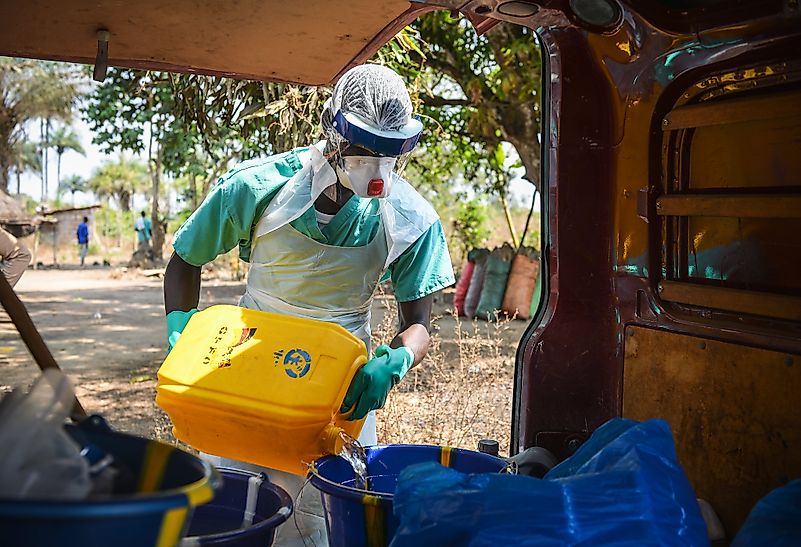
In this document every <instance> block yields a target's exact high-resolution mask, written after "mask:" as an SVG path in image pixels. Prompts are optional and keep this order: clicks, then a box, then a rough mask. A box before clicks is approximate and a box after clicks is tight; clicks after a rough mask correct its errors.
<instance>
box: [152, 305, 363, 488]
mask: <svg viewBox="0 0 801 547" xmlns="http://www.w3.org/2000/svg"><path fill="white" fill-rule="evenodd" d="M366 362H367V350H366V348H365V347H364V343H363V342H362V341H361V340H359V339H358V338H356V337H355V336H353V335H352V334H350V333H349V332H348V331H346V330H345V329H344V328H342V327H341V326H339V325H336V324H332V323H325V322H322V321H313V320H310V319H299V318H296V317H289V316H285V315H279V314H275V313H267V312H261V311H254V310H249V309H246V308H240V307H238V306H212V307H210V308H207V309H205V310H203V311H201V312H198V313H196V314H195V315H193V316H192V318H191V320H190V321H189V324H188V325H187V326H186V329H185V330H184V332H183V334H182V335H181V338H180V339H179V340H178V343H177V344H176V345H175V347H174V348H173V349H172V351H171V352H170V354H169V356H168V357H167V359H166V360H165V361H164V363H163V364H162V365H161V368H160V369H159V380H158V391H157V395H156V403H157V404H158V405H159V406H160V407H161V408H163V409H164V410H165V412H167V414H169V416H170V418H171V419H172V423H173V432H174V434H175V436H176V438H178V439H181V440H182V441H184V442H185V443H187V444H189V445H190V446H192V447H194V448H197V449H198V450H201V451H203V452H207V453H210V454H215V455H217V456H222V457H226V458H233V459H236V460H240V461H245V462H249V463H254V464H257V465H262V466H265V467H270V468H273V469H280V470H282V471H287V472H290V473H295V474H298V475H305V474H306V471H307V464H309V463H311V462H313V461H314V460H315V459H317V458H319V457H320V456H322V455H325V454H336V453H339V451H340V450H341V449H342V439H341V437H340V432H342V431H344V432H345V433H347V434H348V435H350V436H351V437H354V438H356V437H357V436H358V435H359V432H360V431H361V428H362V425H363V423H364V420H360V421H355V422H348V421H346V419H345V418H346V417H345V416H344V415H342V414H340V413H339V409H340V407H341V405H342V401H343V400H344V398H345V393H346V392H347V389H348V386H350V382H351V380H352V379H353V376H354V375H355V374H356V371H357V370H358V369H359V368H360V367H361V366H362V365H363V364H364V363H366Z"/></svg>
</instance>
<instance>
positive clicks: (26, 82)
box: [0, 58, 82, 193]
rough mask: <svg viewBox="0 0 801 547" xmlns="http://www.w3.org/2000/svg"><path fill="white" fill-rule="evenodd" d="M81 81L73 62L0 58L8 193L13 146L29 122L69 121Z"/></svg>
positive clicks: (0, 154)
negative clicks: (48, 119) (61, 62)
mask: <svg viewBox="0 0 801 547" xmlns="http://www.w3.org/2000/svg"><path fill="white" fill-rule="evenodd" d="M81 81H82V77H81V76H80V73H79V69H77V68H76V67H73V66H70V65H64V64H60V63H52V62H42V61H32V60H28V59H9V58H0V190H3V191H5V192H6V193H7V192H8V183H9V173H10V171H11V168H12V167H13V166H14V157H15V152H14V147H15V145H16V143H17V142H18V141H20V140H22V138H23V132H24V130H25V127H26V125H27V124H28V123H29V122H31V121H33V120H37V119H41V118H50V119H59V120H64V121H68V120H69V119H70V118H71V116H72V111H73V106H74V104H75V101H76V99H77V97H78V95H79V93H80V85H81V84H80V82H81Z"/></svg>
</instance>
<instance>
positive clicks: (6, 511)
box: [0, 448, 222, 517]
mask: <svg viewBox="0 0 801 547" xmlns="http://www.w3.org/2000/svg"><path fill="white" fill-rule="evenodd" d="M178 450H180V448H178ZM183 452H185V453H186V454H187V455H189V456H191V457H193V458H196V459H197V461H198V462H199V463H200V464H201V466H202V467H203V476H202V477H200V478H199V479H197V480H196V481H193V482H190V483H188V484H185V485H183V486H178V487H176V488H170V489H167V490H159V491H156V492H134V493H130V494H122V495H115V496H108V497H102V498H96V499H82V500H58V499H47V498H24V499H19V498H0V515H9V516H11V515H14V516H20V517H22V516H23V515H21V514H20V513H21V512H22V510H27V511H30V510H31V509H32V508H35V509H36V510H35V511H34V512H35V513H36V516H52V515H71V514H72V513H73V512H85V511H90V512H92V513H94V514H96V515H100V514H113V513H117V512H119V510H120V509H121V508H122V507H129V508H137V509H139V510H138V511H137V512H139V513H150V512H152V511H154V510H156V509H158V510H168V509H173V508H175V507H197V506H198V505H202V504H204V503H206V502H208V501H210V500H211V499H212V497H213V496H214V492H215V491H216V490H217V489H218V488H219V487H220V485H221V484H222V483H221V480H222V479H221V477H220V474H219V472H218V471H217V469H216V468H215V467H214V466H213V465H212V464H210V463H209V462H207V461H205V460H203V459H202V458H198V457H197V456H195V455H194V454H190V453H188V452H186V451H183ZM148 504H151V506H150V507H148V506H147V505H148ZM28 514H29V513H28Z"/></svg>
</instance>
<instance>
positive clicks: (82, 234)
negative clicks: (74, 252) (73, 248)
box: [76, 217, 89, 268]
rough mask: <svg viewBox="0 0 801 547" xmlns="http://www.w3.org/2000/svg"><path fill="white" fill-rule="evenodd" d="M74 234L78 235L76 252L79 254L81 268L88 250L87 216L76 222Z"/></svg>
mask: <svg viewBox="0 0 801 547" xmlns="http://www.w3.org/2000/svg"><path fill="white" fill-rule="evenodd" d="M76 235H77V236H78V254H79V255H80V256H81V268H83V264H84V262H85V261H86V254H87V253H88V252H89V217H83V222H81V223H80V224H78V230H77V232H76Z"/></svg>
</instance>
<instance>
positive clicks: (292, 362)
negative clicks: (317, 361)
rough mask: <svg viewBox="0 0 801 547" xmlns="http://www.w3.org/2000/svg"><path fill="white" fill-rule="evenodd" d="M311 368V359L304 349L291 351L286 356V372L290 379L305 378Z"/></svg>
mask: <svg viewBox="0 0 801 547" xmlns="http://www.w3.org/2000/svg"><path fill="white" fill-rule="evenodd" d="M310 368H311V357H310V356H309V354H308V353H307V352H305V351H303V350H302V349H291V350H289V351H288V352H287V354H286V356H284V372H286V375H287V376H289V377H290V378H303V377H304V376H306V373H307V372H309V369H310Z"/></svg>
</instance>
